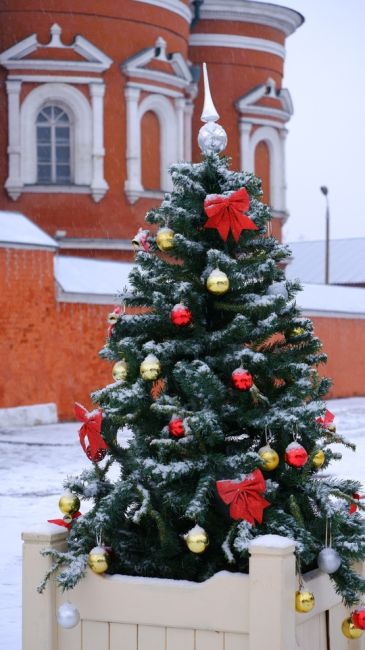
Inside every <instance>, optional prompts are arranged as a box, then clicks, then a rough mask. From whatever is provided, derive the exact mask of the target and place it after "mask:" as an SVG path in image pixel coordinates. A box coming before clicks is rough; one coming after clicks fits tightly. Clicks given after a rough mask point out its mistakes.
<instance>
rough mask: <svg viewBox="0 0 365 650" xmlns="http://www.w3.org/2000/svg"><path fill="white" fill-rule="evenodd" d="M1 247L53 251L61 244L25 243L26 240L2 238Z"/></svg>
mask: <svg viewBox="0 0 365 650" xmlns="http://www.w3.org/2000/svg"><path fill="white" fill-rule="evenodd" d="M0 248H16V249H18V250H28V251H29V250H32V251H33V250H34V251H51V252H55V251H57V250H58V248H59V246H58V244H56V243H55V245H54V246H47V244H25V243H24V242H22V243H18V242H8V241H1V240H0Z"/></svg>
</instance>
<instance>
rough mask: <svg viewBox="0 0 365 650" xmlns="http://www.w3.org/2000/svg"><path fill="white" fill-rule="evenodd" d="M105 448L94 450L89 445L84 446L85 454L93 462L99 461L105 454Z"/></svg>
mask: <svg viewBox="0 0 365 650" xmlns="http://www.w3.org/2000/svg"><path fill="white" fill-rule="evenodd" d="M107 451H108V450H107V449H101V448H100V449H97V450H96V451H95V452H93V451H92V450H91V447H86V456H87V457H88V459H89V460H91V461H92V462H93V463H100V461H101V460H103V459H104V458H105V456H106V452H107Z"/></svg>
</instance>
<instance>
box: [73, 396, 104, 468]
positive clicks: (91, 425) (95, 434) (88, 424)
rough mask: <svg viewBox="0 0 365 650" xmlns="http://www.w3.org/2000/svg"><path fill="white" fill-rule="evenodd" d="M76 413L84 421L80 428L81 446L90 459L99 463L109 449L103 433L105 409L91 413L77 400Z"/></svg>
mask: <svg viewBox="0 0 365 650" xmlns="http://www.w3.org/2000/svg"><path fill="white" fill-rule="evenodd" d="M75 415H76V417H77V419H78V420H80V422H82V423H83V424H82V426H81V428H80V430H79V436H80V444H81V447H82V448H83V450H84V452H85V454H86V456H87V457H88V458H89V460H91V461H92V462H93V463H99V462H100V461H101V460H103V458H105V455H106V452H107V451H108V445H107V444H106V442H105V440H104V438H103V437H102V435H101V422H102V418H103V411H102V410H101V409H100V408H99V409H96V410H95V411H92V412H91V413H89V411H87V410H86V408H84V407H83V406H82V405H81V404H78V403H77V402H75ZM86 440H87V441H88V444H87V443H86V442H85V441H86Z"/></svg>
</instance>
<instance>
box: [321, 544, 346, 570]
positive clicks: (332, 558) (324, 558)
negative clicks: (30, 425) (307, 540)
mask: <svg viewBox="0 0 365 650" xmlns="http://www.w3.org/2000/svg"><path fill="white" fill-rule="evenodd" d="M317 562H318V568H319V569H320V570H321V571H323V572H324V573H334V572H335V571H337V569H339V568H340V566H341V558H340V556H339V554H338V553H337V551H335V549H334V548H330V547H328V546H326V547H325V548H322V550H321V551H320V553H319V555H318V559H317Z"/></svg>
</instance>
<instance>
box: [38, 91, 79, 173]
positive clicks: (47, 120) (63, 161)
mask: <svg viewBox="0 0 365 650" xmlns="http://www.w3.org/2000/svg"><path fill="white" fill-rule="evenodd" d="M36 142H37V182H38V183H39V184H42V185H52V184H53V185H67V184H69V183H71V182H72V174H71V122H70V118H69V116H68V115H67V113H66V112H65V111H64V110H63V108H61V107H60V106H56V105H53V104H52V105H50V106H44V107H43V108H42V110H41V111H39V113H38V115H37V120H36Z"/></svg>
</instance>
